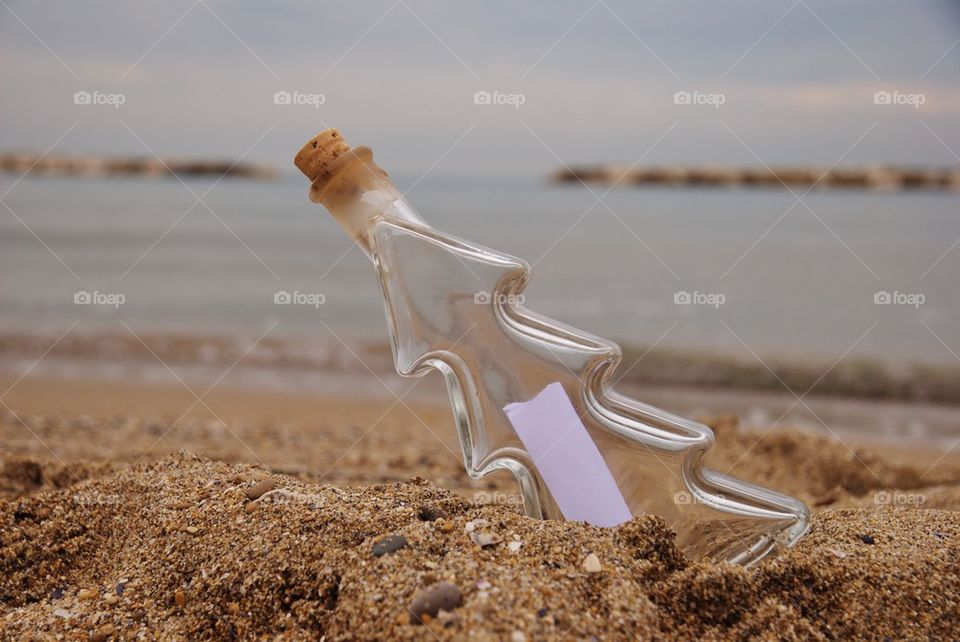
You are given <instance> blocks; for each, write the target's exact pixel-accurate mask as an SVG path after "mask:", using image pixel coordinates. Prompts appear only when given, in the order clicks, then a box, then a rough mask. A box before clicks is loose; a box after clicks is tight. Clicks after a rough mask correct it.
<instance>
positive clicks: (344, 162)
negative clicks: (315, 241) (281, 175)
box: [295, 130, 427, 258]
mask: <svg viewBox="0 0 960 642" xmlns="http://www.w3.org/2000/svg"><path fill="white" fill-rule="evenodd" d="M332 132H335V130H328V131H327V132H323V133H322V134H320V135H319V136H317V137H316V138H315V139H313V140H311V141H310V142H308V143H307V145H305V146H304V148H303V149H302V150H301V153H300V154H298V155H297V159H296V161H295V162H296V164H297V166H298V167H299V168H300V169H301V170H302V171H303V173H304V174H306V175H307V177H308V178H310V179H311V181H312V184H311V187H310V200H312V201H313V202H315V203H320V204H322V205H323V206H324V207H326V208H327V209H328V210H329V211H330V213H331V214H333V216H334V218H336V219H337V222H338V223H340V225H341V226H342V227H343V228H344V229H345V230H346V231H347V234H349V235H350V238H352V239H353V240H354V242H355V243H356V244H357V245H359V246H360V248H361V249H362V250H363V251H364V252H365V253H366V254H367V256H368V257H371V258H372V256H371V248H370V234H371V232H372V230H373V226H374V225H376V223H377V222H378V221H381V220H394V221H399V222H406V223H413V224H415V225H419V226H423V227H426V226H427V224H426V223H425V222H424V221H423V219H421V218H420V216H419V215H418V214H417V213H416V212H415V211H414V209H413V208H412V207H411V206H410V204H409V203H407V201H406V199H405V198H404V196H403V193H402V192H401V191H400V190H399V189H397V187H396V186H395V185H394V184H393V183H392V182H391V181H390V178H389V177H388V176H387V173H386V172H384V171H383V170H382V169H380V167H379V166H378V165H377V164H376V163H374V162H373V152H372V151H370V149H369V148H367V147H353V148H351V147H350V146H349V145H347V144H346V142H344V141H343V139H342V137H340V136H339V132H335V133H332Z"/></svg>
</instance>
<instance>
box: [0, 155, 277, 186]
mask: <svg viewBox="0 0 960 642" xmlns="http://www.w3.org/2000/svg"><path fill="white" fill-rule="evenodd" d="M0 171H2V172H6V173H10V174H17V175H20V174H25V173H29V174H31V175H37V176H46V175H50V176H88V177H104V176H158V177H162V176H182V177H187V176H216V177H220V176H229V177H231V178H252V179H260V180H266V179H272V178H275V177H276V175H277V172H276V170H274V169H273V168H272V167H266V166H263V165H254V164H251V163H243V162H239V163H235V162H234V161H229V160H193V159H176V158H170V159H157V158H153V157H123V156H58V155H52V154H48V155H41V154H32V153H25V152H12V153H7V154H0Z"/></svg>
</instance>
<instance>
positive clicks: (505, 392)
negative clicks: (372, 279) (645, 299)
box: [295, 130, 809, 565]
mask: <svg viewBox="0 0 960 642" xmlns="http://www.w3.org/2000/svg"><path fill="white" fill-rule="evenodd" d="M331 149H334V150H335V153H332V152H330V150H331ZM295 162H296V163H297V165H298V167H300V168H301V170H303V171H304V173H305V174H306V175H307V176H308V178H310V179H311V180H312V181H313V183H312V187H311V192H310V197H311V200H313V201H315V202H319V203H323V204H324V205H325V206H326V207H327V209H328V210H330V212H331V213H332V214H333V215H334V217H335V218H336V219H337V220H338V221H339V222H340V224H341V225H342V226H343V228H344V229H345V230H346V232H347V233H348V234H349V235H350V236H351V237H352V238H353V239H354V241H355V242H356V243H357V244H358V245H359V246H360V247H361V249H363V251H364V252H365V253H366V254H367V255H368V256H369V257H370V259H371V260H372V261H373V263H374V265H375V266H376V269H377V272H378V275H379V278H380V284H381V287H382V291H383V297H384V302H385V305H386V312H387V319H388V324H389V327H390V335H391V336H390V339H391V344H392V347H393V356H394V361H395V365H396V368H397V371H398V372H399V373H400V374H402V375H406V376H414V377H416V376H422V375H424V374H426V373H427V372H429V371H431V370H439V371H440V372H441V373H442V374H443V376H444V378H445V380H446V384H447V389H448V391H449V395H450V403H451V406H452V407H453V415H454V420H455V423H456V427H457V431H458V434H459V438H460V445H461V448H462V450H463V461H464V466H465V467H466V470H467V473H468V474H469V475H470V476H471V477H473V478H480V477H483V476H484V475H487V474H489V473H490V472H492V471H495V470H508V471H510V472H511V473H513V475H514V477H515V478H516V480H517V482H518V484H519V489H520V494H521V495H522V498H523V505H524V510H525V511H526V513H527V515H529V516H531V517H536V518H543V519H564V510H561V507H562V506H564V507H565V510H566V512H567V513H568V514H569V513H574V512H576V511H571V501H573V503H574V504H576V503H577V502H579V504H580V506H579V508H583V507H584V506H585V507H586V509H585V510H584V511H581V512H582V513H591V512H593V513H596V512H597V511H594V510H593V509H595V508H597V507H610V506H614V505H615V507H616V510H614V511H612V512H609V511H608V512H606V513H605V514H601V519H598V520H597V521H591V523H595V524H598V525H604V526H606V525H612V524H615V523H619V522H622V521H626V520H627V519H629V518H630V517H631V516H633V515H640V514H654V515H658V516H660V517H662V518H663V519H664V520H665V521H666V522H667V524H668V525H669V526H670V527H671V528H672V529H673V530H674V531H675V532H676V533H677V537H678V544H679V546H680V547H681V548H682V549H683V550H684V552H685V553H687V554H688V555H690V556H691V557H694V558H702V557H710V558H713V559H722V560H729V561H731V562H736V563H740V564H745V565H746V564H751V563H753V562H756V561H757V560H759V559H761V558H762V557H763V556H765V555H767V554H769V553H771V552H773V551H775V550H777V549H778V548H781V547H785V546H790V545H792V544H794V543H795V542H796V541H797V540H798V539H799V538H800V537H801V536H802V535H803V534H804V533H805V532H806V530H807V528H808V524H809V512H808V510H807V507H806V506H805V505H804V504H803V503H802V502H800V501H798V500H796V499H794V498H792V497H787V496H786V495H781V494H779V493H776V492H774V491H771V490H767V489H764V488H760V487H758V486H755V485H753V484H749V483H747V482H744V481H741V480H738V479H734V478H732V477H729V476H727V475H722V474H720V473H717V472H715V471H712V470H709V469H707V468H705V467H704V466H703V465H702V460H703V455H704V453H705V452H706V451H707V450H708V449H709V448H710V447H711V445H712V444H713V432H712V431H711V430H710V429H709V428H708V427H707V426H704V425H702V424H700V423H697V422H694V421H690V420H688V419H685V418H683V417H680V416H677V415H674V414H672V413H669V412H667V411H665V410H661V409H659V408H655V407H653V406H650V405H648V404H645V403H643V402H640V401H637V400H634V399H631V398H629V397H626V396H624V395H622V394H619V393H618V392H616V391H615V390H613V389H612V386H611V383H610V380H611V375H612V373H613V372H614V370H615V369H616V367H617V365H618V364H619V363H620V360H621V351H620V348H619V347H618V346H617V345H616V344H614V343H612V342H610V341H607V340H605V339H601V338H599V337H595V336H592V335H590V334H587V333H584V332H582V331H580V330H577V329H575V328H571V327H568V326H566V325H564V324H563V323H561V322H559V321H554V320H553V319H549V318H547V317H544V316H542V315H540V314H537V313H536V312H534V311H532V310H528V309H527V308H525V307H524V306H523V305H521V302H522V301H523V297H522V296H521V295H522V292H523V289H524V287H525V286H526V284H527V283H528V281H529V280H530V277H531V272H530V267H529V266H528V265H527V264H526V263H524V262H523V261H521V260H520V259H517V258H514V257H512V256H509V255H506V254H502V253H500V252H497V251H495V250H491V249H488V248H485V247H481V246H479V245H476V244H474V243H470V242H468V241H464V240H460V239H457V238H455V237H453V236H450V235H447V234H444V233H442V232H439V231H438V230H436V229H434V228H432V227H431V226H429V225H428V224H427V223H426V222H424V221H423V219H422V218H421V217H420V216H419V215H418V214H417V213H416V212H415V211H414V210H413V208H411V207H410V205H409V204H408V203H407V202H406V200H405V199H404V197H403V195H402V194H401V193H400V192H399V191H398V190H397V189H396V187H395V186H394V185H393V184H392V183H391V182H390V180H389V178H388V177H387V175H386V173H384V172H383V170H381V169H380V168H379V167H377V165H376V164H375V163H374V162H373V154H372V152H371V151H370V150H369V149H368V148H365V147H357V148H349V147H348V146H347V145H346V144H345V143H344V142H343V141H342V137H340V135H339V132H336V131H335V130H327V131H325V132H323V133H321V134H320V135H318V136H317V137H316V138H314V139H313V140H311V141H310V142H308V143H307V145H305V146H304V148H303V149H302V150H301V152H300V154H298V156H297V159H296V161H295ZM597 287H598V288H602V287H603V284H602V283H597ZM548 388H549V389H550V390H551V391H552V393H555V394H553V395H552V396H551V397H550V398H549V399H548V400H547V401H546V406H544V403H545V402H544V399H543V397H541V396H540V395H541V393H544V392H546V391H547V389H548ZM561 388H562V390H561ZM564 397H565V398H564ZM518 405H521V406H523V407H524V410H527V409H531V408H533V407H534V406H536V410H535V411H533V410H531V412H528V413H526V419H525V421H524V422H521V423H519V424H518V423H515V422H516V421H517V417H516V416H514V417H513V420H511V415H510V413H508V410H509V409H511V408H513V409H515V408H516V407H517V406H518ZM561 406H562V408H559V407H561ZM555 410H564V411H565V414H564V413H557V412H554V411H555ZM561 415H562V416H563V417H566V419H563V420H557V419H556V417H557V416H561ZM516 425H519V426H520V427H521V428H523V430H522V431H521V432H520V433H518V430H517V428H515V426H516ZM571 433H576V437H577V439H576V440H574V441H575V443H574V442H573V441H569V440H568V439H567V437H568V436H569V435H570V434H571ZM531 435H533V437H531ZM553 435H556V440H554V439H553ZM533 438H535V439H534V441H531V439H533ZM531 443H534V445H535V446H537V447H538V448H539V449H540V450H539V453H540V454H539V455H538V456H537V457H534V456H532V455H531V454H530V451H531V450H533V449H532V448H531V449H528V448H527V447H525V444H531ZM571 443H573V444H574V445H573V446H571ZM555 445H556V448H554V446H555ZM571 497H572V498H573V499H571ZM558 499H559V500H562V501H558ZM603 510H605V509H603V508H601V510H600V511H599V513H603ZM601 522H604V523H601Z"/></svg>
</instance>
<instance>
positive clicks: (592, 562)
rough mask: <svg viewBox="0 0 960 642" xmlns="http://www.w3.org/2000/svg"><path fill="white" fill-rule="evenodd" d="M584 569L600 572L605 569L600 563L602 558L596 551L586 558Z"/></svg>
mask: <svg viewBox="0 0 960 642" xmlns="http://www.w3.org/2000/svg"><path fill="white" fill-rule="evenodd" d="M583 570H585V571H586V572H587V573H599V572H600V571H602V570H603V566H601V565H600V558H599V557H597V555H596V553H590V554H589V555H587V556H586V557H585V558H584V560H583Z"/></svg>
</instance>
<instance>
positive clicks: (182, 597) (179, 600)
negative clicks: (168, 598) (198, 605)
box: [173, 589, 187, 608]
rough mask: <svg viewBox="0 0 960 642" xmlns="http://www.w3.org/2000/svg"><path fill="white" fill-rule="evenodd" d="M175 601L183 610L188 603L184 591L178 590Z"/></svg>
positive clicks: (174, 595) (174, 596) (174, 597)
mask: <svg viewBox="0 0 960 642" xmlns="http://www.w3.org/2000/svg"><path fill="white" fill-rule="evenodd" d="M173 601H174V603H175V604H176V605H177V606H179V607H181V608H182V607H183V606H184V605H185V604H186V603H187V596H186V595H184V593H183V590H181V589H177V590H176V591H174V593H173Z"/></svg>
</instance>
